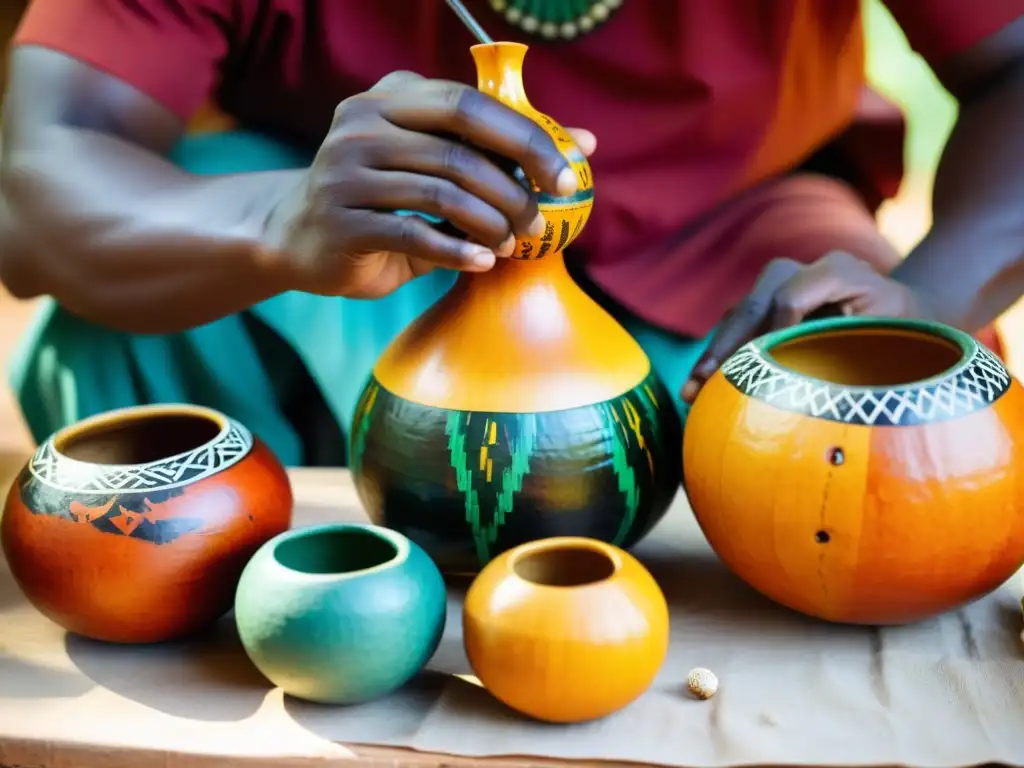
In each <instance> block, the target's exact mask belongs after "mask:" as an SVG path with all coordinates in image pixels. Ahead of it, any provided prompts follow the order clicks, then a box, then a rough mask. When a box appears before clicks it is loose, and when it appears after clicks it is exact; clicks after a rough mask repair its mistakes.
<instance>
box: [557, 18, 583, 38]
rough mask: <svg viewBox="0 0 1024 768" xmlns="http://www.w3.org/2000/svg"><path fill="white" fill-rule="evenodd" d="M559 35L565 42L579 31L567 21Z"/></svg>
mask: <svg viewBox="0 0 1024 768" xmlns="http://www.w3.org/2000/svg"><path fill="white" fill-rule="evenodd" d="M561 34H562V37H564V38H565V39H566V40H572V39H573V38H574V37H576V35H577V34H579V30H578V29H577V28H576V25H575V24H573V23H572V22H571V21H567V22H565V24H563V25H562V29H561Z"/></svg>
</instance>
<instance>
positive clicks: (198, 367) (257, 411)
mask: <svg viewBox="0 0 1024 768" xmlns="http://www.w3.org/2000/svg"><path fill="white" fill-rule="evenodd" d="M172 159H173V160H174V161H175V162H176V163H177V164H179V165H180V166H181V167H182V168H184V169H186V170H188V171H190V172H192V173H196V174H210V175H212V174H225V173H240V172H247V171H263V170H274V169H283V168H297V167H304V166H305V165H307V164H308V162H309V160H310V158H309V156H308V155H306V154H304V153H301V152H296V151H294V150H292V149H290V148H289V147H287V146H284V145H282V144H279V143H277V142H274V141H270V140H268V139H266V138H264V137H261V136H259V135H255V134H250V133H244V132H232V133H221V134H205V135H199V136H193V137H189V138H187V139H185V140H184V141H183V142H182V143H181V144H180V145H179V146H178V147H177V148H176V150H175V151H174V153H173V155H172ZM453 280H454V275H453V274H452V273H450V272H447V271H440V270H439V271H435V272H433V273H431V274H430V275H426V276H424V277H422V278H419V279H417V280H414V281H412V282H410V283H408V284H406V285H405V286H403V287H402V288H401V289H399V290H398V291H396V292H395V293H393V294H391V295H390V296H387V297H385V298H383V299H377V300H374V301H360V300H352V299H337V298H327V297H320V296H312V295H308V294H304V293H297V292H289V293H285V294H282V295H280V296H278V297H275V298H273V299H270V300H269V301H266V302H263V303H261V304H258V305H256V306H255V307H253V308H252V309H250V310H248V311H247V312H243V313H241V314H238V315H233V316H231V317H226V318H224V319H222V320H218V321H216V322H213V323H210V324H208V325H204V326H201V327H199V328H194V329H192V330H189V331H186V332H183V333H175V334H168V335H161V336H137V335H132V334H127V333H121V332H118V331H112V330H108V329H105V328H102V327H100V326H97V325H94V324H91V323H89V322H86V321H84V320H82V319H80V318H77V317H75V316H73V315H71V314H69V313H68V312H66V311H64V310H63V309H62V308H61V307H59V306H57V305H56V303H54V302H53V301H52V300H47V301H45V302H44V304H43V306H42V307H41V308H40V310H39V311H38V314H37V315H36V317H35V319H34V322H33V324H32V326H31V327H30V328H29V330H28V331H27V332H26V334H25V337H24V338H23V339H22V341H21V343H20V345H19V347H18V349H17V350H16V352H15V355H14V358H13V361H12V365H11V384H12V387H13V389H14V392H15V395H16V397H17V400H18V403H19V404H20V406H21V408H22V411H23V413H24V416H25V419H26V421H27V423H28V425H29V428H30V430H31V432H32V435H33V437H34V438H35V439H36V440H37V441H42V440H43V439H45V438H46V437H47V436H49V435H50V434H52V433H53V432H55V431H56V430H58V429H60V428H63V427H65V426H67V425H69V424H72V423H74V422H75V421H78V420H80V419H83V418H85V417H87V416H91V415H93V414H96V413H100V412H102V411H107V410H111V409H114V408H123V407H127V406H132V405H139V404H144V403H160V402H191V403H196V404H201V405H206V406H209V407H212V408H216V409H218V410H220V411H221V412H223V413H225V414H227V415H229V416H232V417H234V418H235V419H238V420H239V421H241V422H242V423H244V424H246V425H247V426H249V427H250V428H251V429H252V430H253V431H254V432H255V433H256V434H258V435H259V436H260V437H261V438H262V439H263V440H264V441H265V442H266V443H267V444H268V445H269V446H270V447H271V449H272V450H273V451H274V452H275V453H276V454H277V455H278V456H279V457H280V458H281V460H282V461H284V462H285V463H286V464H289V465H293V466H295V465H301V464H304V463H311V462H310V457H309V456H306V455H304V449H303V440H302V436H301V435H300V434H299V433H298V431H297V429H296V426H295V424H294V423H293V421H292V420H291V419H290V418H289V417H288V416H287V415H286V414H285V412H284V410H283V408H282V398H281V393H282V391H284V390H287V389H288V388H289V387H290V386H294V381H295V379H296V377H301V376H302V371H301V370H300V366H301V367H304V368H305V371H306V372H308V374H309V376H310V377H311V378H312V380H313V382H314V383H315V384H316V386H317V388H318V389H319V390H320V393H321V394H322V395H323V399H324V401H325V402H326V406H327V408H328V409H329V411H330V414H331V415H332V416H333V418H334V420H335V422H336V424H337V427H338V428H339V429H340V431H341V432H342V433H345V434H347V433H348V430H349V427H350V425H351V417H352V413H353V411H354V409H355V404H356V400H357V398H358V396H359V393H360V391H361V389H362V387H363V384H364V383H365V382H366V380H367V377H368V376H369V374H370V371H371V369H372V367H373V364H374V362H375V361H376V359H377V357H378V356H379V355H380V353H381V352H382V351H383V349H384V348H385V347H386V346H387V344H388V343H389V342H390V341H391V339H393V338H394V337H395V335H397V334H398V333H399V332H400V331H401V330H402V329H403V328H404V327H405V326H406V325H407V324H408V323H409V322H410V321H412V320H413V319H414V318H416V317H417V316H419V315H420V314H421V313H422V312H423V311H424V309H426V308H427V307H428V306H429V305H430V304H432V303H433V302H434V301H436V300H437V299H438V298H439V297H440V296H441V295H443V294H444V293H445V291H447V290H448V288H449V287H450V286H451V284H452V282H453ZM611 310H612V312H613V314H615V315H616V317H617V318H618V319H619V321H620V322H621V323H622V324H623V325H624V326H625V327H626V328H627V330H629V331H630V332H631V333H632V334H633V335H634V337H635V338H636V339H637V341H639V342H640V344H641V345H642V346H643V347H644V349H645V350H646V351H647V354H648V355H649V356H650V358H651V361H652V364H653V365H654V368H655V369H656V370H657V372H658V373H659V374H660V375H661V377H662V378H663V380H664V381H665V384H666V385H667V386H668V388H669V390H670V391H672V392H673V393H674V394H675V395H676V406H677V408H678V409H679V410H680V414H681V415H683V416H685V410H686V409H685V406H684V405H683V404H682V403H681V402H680V401H679V400H678V391H679V389H680V388H681V387H682V385H683V383H684V381H685V378H686V376H687V374H688V373H689V371H690V369H691V368H692V366H693V364H694V363H695V362H696V359H697V357H698V355H699V354H700V353H701V351H702V350H703V348H704V341H701V340H693V339H689V338H681V337H677V336H673V335H671V334H668V333H666V332H663V331H661V330H659V329H656V328H653V327H651V326H649V325H647V324H645V323H643V322H642V321H640V320H638V319H637V318H635V317H633V316H631V315H629V314H628V313H627V312H626V311H625V310H623V309H622V308H621V307H614V306H613V307H611ZM282 340H283V342H285V343H282ZM317 463H321V462H317Z"/></svg>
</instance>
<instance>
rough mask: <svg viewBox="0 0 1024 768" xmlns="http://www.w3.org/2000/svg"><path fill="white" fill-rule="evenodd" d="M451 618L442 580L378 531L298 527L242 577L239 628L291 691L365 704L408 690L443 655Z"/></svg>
mask: <svg viewBox="0 0 1024 768" xmlns="http://www.w3.org/2000/svg"><path fill="white" fill-rule="evenodd" d="M446 615H447V593H446V591H445V585H444V579H443V578H442V576H441V572H440V571H439V570H438V569H437V566H436V565H434V563H433V561H432V560H431V559H430V558H429V557H428V556H427V554H426V553H425V552H424V551H423V550H422V549H421V548H420V547H419V546H418V545H416V544H415V543H413V542H411V541H410V540H409V539H407V538H406V537H405V536H403V535H402V534H400V533H397V532H395V531H392V530H390V529H388V528H382V527H379V526H376V525H359V524H349V523H330V524H324V525H316V526H309V527H305V528H296V529H293V530H291V531H288V532H286V533H283V534H280V535H279V536H277V537H276V538H275V539H273V540H272V541H269V542H267V543H266V544H265V545H264V546H263V547H262V548H261V549H260V551H259V552H257V553H256V555H255V556H254V557H253V558H252V560H251V561H250V562H249V564H248V565H247V566H246V568H245V572H244V573H243V574H242V578H241V581H240V582H239V585H238V592H237V595H236V597H235V621H236V622H237V624H238V634H239V637H240V638H241V640H242V646H243V647H244V648H245V651H246V653H247V654H248V656H249V658H250V659H251V660H252V662H253V664H254V665H255V666H256V668H257V669H259V670H260V672H262V673H263V675H264V676H265V677H266V678H267V679H268V680H270V681H271V682H272V683H273V684H274V685H277V686H279V687H280V688H281V689H282V690H283V691H284V692H285V693H287V694H289V695H291V696H294V697H296V698H300V699H305V700H307V701H314V702H318V703H322V704H357V703H360V702H364V701H369V700H372V699H376V698H378V697H381V696H384V695H386V694H387V693H390V692H391V691H393V690H395V689H397V688H399V687H401V686H402V685H404V684H405V683H406V682H408V681H409V680H410V679H411V678H412V677H413V676H414V675H415V674H416V673H418V672H419V671H420V670H421V669H422V668H423V667H424V666H425V665H426V663H427V662H428V661H430V658H431V656H433V655H434V651H436V650H437V646H438V643H440V641H441V634H442V633H443V631H444V625H445V618H446Z"/></svg>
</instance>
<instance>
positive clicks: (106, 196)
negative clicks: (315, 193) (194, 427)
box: [0, 127, 300, 333]
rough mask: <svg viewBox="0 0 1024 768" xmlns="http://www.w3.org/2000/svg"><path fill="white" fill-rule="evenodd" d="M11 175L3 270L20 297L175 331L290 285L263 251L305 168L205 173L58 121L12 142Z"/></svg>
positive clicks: (123, 326) (144, 328) (7, 174)
mask: <svg viewBox="0 0 1024 768" xmlns="http://www.w3.org/2000/svg"><path fill="white" fill-rule="evenodd" d="M5 149H7V148H6V147H5ZM0 174H2V175H0V192H2V194H3V199H4V203H5V207H6V211H5V216H3V217H0V243H2V244H3V246H4V247H3V249H2V250H0V277H3V278H4V280H5V282H6V283H8V286H9V288H10V289H11V291H12V292H13V293H15V294H16V295H20V296H31V295H39V294H49V295H52V296H53V297H54V298H55V299H56V300H57V301H58V302H60V303H61V304H62V305H63V306H64V307H66V308H67V309H68V310H69V311H71V312H74V313H75V314H77V315H80V316H81V317H84V318H86V319H88V320H91V321H93V322H96V323H98V324H101V325H104V326H107V327H110V328H114V329H118V330H123V331H128V332H133V333H165V332H173V331H179V330H183V329H187V328H191V327H195V326H197V325H201V324H203V323H207V322H210V321H213V320H216V319H218V318H221V317H224V316H226V315H229V314H232V313H234V312H237V311H240V310H242V309H245V308H247V307H249V306H251V305H253V304H255V303H257V302H259V301H262V300H264V299H266V298H269V297H270V296H272V295H274V294H275V293H277V292H279V291H281V290H283V289H285V288H287V282H286V279H285V277H284V276H283V275H279V274H275V273H274V267H272V266H271V263H272V262H271V261H270V260H266V259H261V254H263V253H265V252H266V248H267V246H268V245H269V244H268V243H266V242H264V224H265V222H266V219H267V216H268V214H269V212H270V211H271V210H272V209H273V207H274V206H275V204H276V203H277V202H278V201H279V200H280V199H281V198H282V197H283V196H284V195H286V194H287V193H288V192H290V191H291V190H292V189H294V188H295V185H296V184H297V183H298V181H299V179H300V172H291V171H289V172H271V173H252V174H240V175H232V176H216V177H213V176H211V177H197V176H193V175H191V174H187V173H184V172H182V171H180V170H179V169H177V168H176V167H174V166H173V165H172V164H171V163H169V162H167V161H166V160H164V159H163V158H161V157H159V156H158V155H156V154H153V153H150V152H148V151H146V150H144V149H141V148H139V147H136V146H133V145H132V144H130V143H128V142H124V141H121V140H119V139H117V138H113V137H111V136H108V135H105V134H101V133H96V132H91V131H84V130H77V129H74V128H67V127H53V128H47V129H45V130H44V132H42V133H41V134H40V135H38V136H34V137H33V138H32V140H31V144H29V145H25V146H21V147H18V148H16V149H13V150H11V149H8V151H6V152H5V153H4V157H3V160H2V170H0Z"/></svg>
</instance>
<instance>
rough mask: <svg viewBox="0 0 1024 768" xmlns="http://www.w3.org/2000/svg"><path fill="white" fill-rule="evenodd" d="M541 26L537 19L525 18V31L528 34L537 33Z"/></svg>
mask: <svg viewBox="0 0 1024 768" xmlns="http://www.w3.org/2000/svg"><path fill="white" fill-rule="evenodd" d="M539 26H540V22H539V21H537V19H535V18H534V17H533V16H524V17H523V29H525V30H526V31H527V32H536V31H537V27H539Z"/></svg>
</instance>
